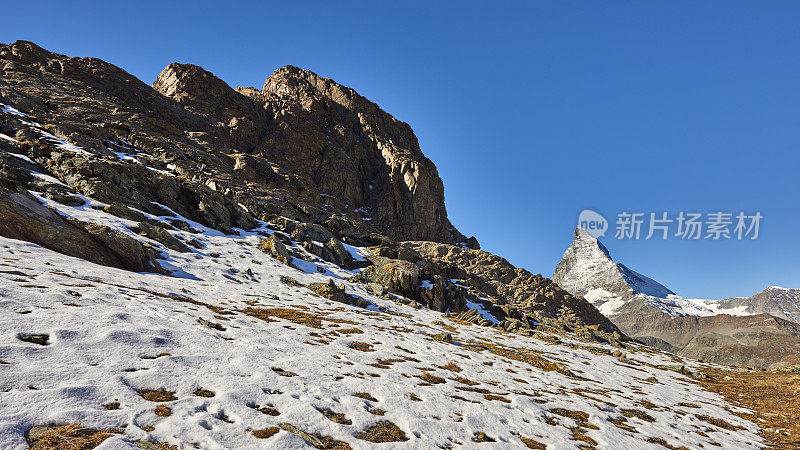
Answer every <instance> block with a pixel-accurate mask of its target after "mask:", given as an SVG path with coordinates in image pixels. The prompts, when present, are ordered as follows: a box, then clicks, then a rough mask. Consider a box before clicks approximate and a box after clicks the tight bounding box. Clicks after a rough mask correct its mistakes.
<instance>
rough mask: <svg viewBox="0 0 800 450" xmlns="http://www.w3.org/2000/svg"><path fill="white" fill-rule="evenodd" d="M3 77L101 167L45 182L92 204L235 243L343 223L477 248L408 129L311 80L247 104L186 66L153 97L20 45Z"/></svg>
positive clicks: (287, 77)
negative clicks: (260, 232)
mask: <svg viewBox="0 0 800 450" xmlns="http://www.w3.org/2000/svg"><path fill="white" fill-rule="evenodd" d="M0 76H1V77H2V84H0V93H1V95H2V97H0V102H3V103H5V104H8V105H11V106H14V107H15V108H17V109H18V110H20V111H24V112H25V113H26V114H28V115H31V116H33V117H36V118H37V119H38V120H39V122H40V123H41V124H42V125H43V126H45V127H46V128H47V129H48V130H50V131H49V132H51V134H53V135H54V136H57V137H58V138H60V139H64V140H65V141H67V142H70V143H72V144H75V145H76V146H78V147H80V148H82V149H85V150H87V151H89V152H90V153H92V154H96V155H97V156H100V157H101V158H95V159H94V160H92V161H83V160H78V159H75V158H63V157H62V158H51V159H54V161H53V163H52V164H51V165H50V166H49V167H48V168H49V170H50V171H51V172H53V173H55V174H60V175H63V176H67V175H68V174H69V176H70V177H72V178H73V180H72V184H74V185H77V186H78V187H79V188H80V190H81V192H83V193H84V194H86V195H92V196H94V197H96V198H99V199H102V200H105V201H108V202H109V203H110V202H111V201H121V202H123V203H126V204H129V205H132V206H136V207H138V208H139V209H142V210H145V211H149V212H152V213H159V211H157V210H156V209H157V208H156V207H154V206H153V202H158V203H161V204H163V205H166V206H167V207H169V208H170V209H173V210H175V211H178V212H180V213H182V214H184V215H186V216H187V217H191V218H194V219H197V220H198V221H199V222H201V223H205V224H208V225H211V226H214V227H215V228H218V229H225V230H229V229H231V228H232V227H238V228H242V229H249V228H252V227H253V225H254V221H253V219H254V218H262V219H267V218H269V217H270V216H273V215H276V214H279V215H283V216H286V217H291V218H294V219H297V220H303V221H317V222H324V221H326V220H330V219H331V218H334V217H335V219H334V220H337V221H339V222H343V223H347V224H348V225H352V226H355V227H358V228H360V229H362V230H360V231H359V233H358V234H368V233H369V232H375V231H377V232H380V233H382V234H384V235H386V236H388V237H391V238H395V239H401V240H402V239H424V240H431V241H438V242H445V243H462V242H467V239H466V238H465V237H464V236H463V235H461V233H459V232H458V231H457V230H456V229H455V228H454V227H453V226H452V225H451V224H450V222H449V220H448V219H447V211H446V209H445V206H444V187H443V185H442V181H441V179H440V178H439V175H438V173H437V171H436V167H435V166H434V165H433V163H432V162H431V161H430V160H429V159H427V158H425V156H424V155H423V154H422V152H421V150H420V149H419V144H418V142H417V138H416V137H415V136H414V134H413V132H412V131H411V128H410V127H409V126H408V125H407V124H405V123H402V122H400V121H398V120H396V119H394V118H393V117H392V116H391V115H389V114H387V113H385V112H383V111H382V110H381V109H380V108H378V107H377V105H375V104H374V103H372V102H370V101H368V100H366V99H364V98H363V97H361V96H359V95H358V94H357V93H355V91H353V90H352V89H349V88H345V87H343V86H341V85H338V84H336V83H335V82H333V81H332V80H330V79H326V78H322V77H319V76H317V75H315V74H313V73H312V72H309V71H304V70H301V69H298V68H295V67H284V68H282V69H279V70H278V71H276V72H275V73H274V74H272V75H270V77H268V79H267V81H266V82H265V85H264V89H263V90H261V91H258V90H255V89H252V88H246V89H239V91H238V92H237V91H236V90H234V89H232V88H230V87H229V86H228V85H227V84H225V83H224V82H223V81H222V80H220V79H219V78H217V77H215V76H214V75H213V74H211V73H210V72H207V71H205V70H203V69H202V68H200V67H197V66H193V65H189V64H177V63H176V64H170V65H169V66H168V67H167V68H166V69H164V71H163V72H162V73H161V74H160V75H159V77H158V78H157V80H156V82H155V83H154V84H153V88H151V87H149V86H147V85H146V84H144V83H142V82H141V81H139V80H137V79H136V78H135V77H133V76H132V75H130V74H129V73H127V72H125V71H123V70H122V69H119V68H117V67H115V66H113V65H111V64H108V63H105V62H103V61H101V60H98V59H94V58H70V57H67V56H64V55H59V54H55V53H51V52H48V51H46V50H44V49H42V48H40V47H38V46H36V45H35V44H33V43H30V42H25V41H18V42H16V43H14V44H9V45H2V46H0ZM2 132H3V133H5V134H7V135H9V136H10V137H13V138H15V139H17V140H19V141H21V142H26V141H31V142H35V141H36V140H37V139H38V138H39V136H36V135H35V133H34V135H31V134H30V133H29V134H24V133H25V128H24V127H15V126H14V125H13V123H6V124H5V125H4V128H3V129H2ZM40 151H46V149H45V150H41V149H40ZM118 153H122V154H128V155H131V157H133V156H132V155H138V156H136V158H144V159H147V160H149V161H150V162H151V163H153V164H155V166H157V167H159V168H160V169H161V170H165V171H167V172H169V173H171V174H174V175H175V176H177V177H179V178H180V179H181V181H180V182H175V181H162V180H161V177H160V176H159V174H158V173H154V172H152V171H150V170H147V169H143V168H141V167H137V166H136V165H131V164H127V166H128V167H125V168H124V170H125V171H127V172H130V173H129V174H127V175H126V176H125V177H124V179H121V178H120V177H116V178H115V174H116V173H118V172H119V171H121V170H123V169H122V168H120V167H119V166H118V165H117V164H114V162H115V161H114V160H117V161H120V159H119V157H118ZM103 156H105V157H108V158H102V157H103ZM134 180H135V182H134ZM123 181H124V182H123ZM162 183H163V184H166V186H165V187H163V188H162V187H161V186H160V185H161V184H162ZM189 191H191V192H189ZM362 219H364V220H362ZM368 221H369V223H368V224H367V222H368ZM342 226H345V225H344V224H342ZM470 242H471V245H473V246H474V245H477V241H475V240H474V239H473V240H472V241H470Z"/></svg>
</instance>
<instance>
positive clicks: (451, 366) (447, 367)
mask: <svg viewBox="0 0 800 450" xmlns="http://www.w3.org/2000/svg"><path fill="white" fill-rule="evenodd" d="M437 367H439V368H440V369H444V370H449V371H451V372H455V373H458V372H461V367H458V364H456V363H454V362H453V361H450V362H449V363H447V364H445V365H443V366H437Z"/></svg>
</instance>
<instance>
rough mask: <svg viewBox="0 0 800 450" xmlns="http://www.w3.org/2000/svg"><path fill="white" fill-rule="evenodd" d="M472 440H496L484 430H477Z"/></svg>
mask: <svg viewBox="0 0 800 450" xmlns="http://www.w3.org/2000/svg"><path fill="white" fill-rule="evenodd" d="M472 442H496V439H495V438H493V437H491V436H489V435H488V434H486V433H484V432H478V433H475V434H474V435H473V436H472Z"/></svg>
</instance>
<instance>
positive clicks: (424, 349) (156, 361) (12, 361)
mask: <svg viewBox="0 0 800 450" xmlns="http://www.w3.org/2000/svg"><path fill="white" fill-rule="evenodd" d="M42 201H46V200H44V199H42ZM51 206H53V207H55V208H57V209H59V210H60V211H61V212H62V213H63V214H67V215H72V216H75V217H80V218H83V219H85V220H89V219H91V220H92V221H94V222H96V223H101V224H108V225H110V226H114V227H115V228H117V229H120V230H124V225H126V223H125V222H124V220H123V219H119V218H117V217H115V216H111V215H108V214H106V213H104V212H103V211H100V210H97V209H93V208H91V207H88V206H86V207H80V208H70V207H66V206H64V205H60V204H57V203H51ZM191 226H192V227H193V228H195V229H196V230H198V231H200V233H197V234H191V233H187V232H183V231H172V232H171V233H172V234H173V235H175V236H177V237H179V238H182V239H187V240H188V239H196V240H197V241H198V242H199V244H200V247H202V248H201V249H196V250H193V251H192V252H190V253H178V252H175V251H173V250H169V249H167V248H164V247H161V246H160V244H157V243H155V242H154V241H150V243H151V244H152V245H156V246H159V250H160V251H161V252H162V254H163V255H164V258H163V259H162V263H163V265H164V266H165V267H166V268H169V269H171V270H175V271H176V272H175V273H176V275H179V277H178V278H176V277H170V276H165V275H159V274H147V273H133V272H127V271H124V270H119V269H113V268H108V267H105V266H98V265H94V264H91V263H88V262H86V261H83V260H80V259H76V258H72V257H68V256H65V255H61V254H58V253H54V252H52V251H49V250H46V249H43V248H41V247H39V246H36V245H34V244H30V243H26V242H22V241H16V240H12V239H6V238H0V266H2V267H0V280H1V281H0V285H1V286H2V290H0V360H2V361H0V362H2V364H0V447H1V448H4V449H5V448H9V449H14V448H26V443H25V437H24V434H25V432H26V430H28V429H29V428H30V427H32V426H37V425H45V424H50V423H70V422H79V423H81V424H82V425H84V426H87V427H96V428H104V429H111V428H114V429H120V430H121V431H122V434H120V435H117V436H115V437H113V438H111V439H108V440H107V441H106V442H105V443H104V444H103V445H102V447H103V448H127V447H128V446H130V443H131V442H133V441H147V440H158V441H161V442H166V443H169V444H176V445H180V446H181V447H182V448H190V447H192V446H196V447H198V448H212V449H213V448H220V449H221V448H240V449H246V448H305V447H306V446H307V441H306V440H304V439H303V438H301V437H300V436H299V435H298V434H297V430H302V431H304V432H307V433H313V434H316V435H318V436H317V438H319V437H321V436H322V437H324V436H329V437H330V438H331V439H334V440H336V441H340V442H342V443H347V444H348V445H349V446H352V447H353V448H363V447H367V446H369V445H372V443H371V442H370V441H369V440H365V439H370V438H371V437H373V438H374V436H376V433H375V430H376V429H372V430H371V427H374V426H376V424H381V426H383V427H384V429H389V430H392V432H391V433H389V435H391V436H393V438H394V439H397V440H398V441H397V442H394V443H392V444H389V445H391V448H435V447H441V448H449V447H453V446H461V445H462V444H463V446H464V447H465V448H469V447H472V446H477V444H476V441H481V440H484V439H487V438H488V439H492V441H490V442H487V443H484V444H481V448H509V447H522V446H524V445H525V444H524V442H528V443H532V442H533V441H537V442H542V443H546V444H547V445H548V447H547V448H577V447H578V446H579V444H584V443H586V442H591V443H595V444H596V445H597V446H598V447H600V448H610V447H612V446H613V447H615V448H630V449H642V448H662V447H660V446H659V444H658V441H654V440H653V438H658V439H663V441H665V442H667V443H669V444H670V445H675V446H680V445H686V446H689V447H692V448H699V447H701V446H703V447H708V446H711V445H712V443H717V444H720V445H722V446H723V448H755V447H756V446H757V443H758V442H759V441H760V438H759V436H757V435H756V434H755V433H756V431H757V428H756V426H755V425H754V424H752V423H750V422H747V421H745V420H743V419H741V418H739V417H737V416H736V415H734V414H733V412H737V411H741V410H740V409H739V408H736V407H733V406H731V405H730V404H727V403H726V401H725V400H724V399H723V398H721V397H720V396H719V395H717V394H714V393H710V392H707V391H705V390H703V389H702V388H701V387H700V386H698V385H697V384H695V383H693V382H692V381H691V380H690V379H689V378H688V377H687V376H685V375H682V374H679V373H676V372H674V371H670V370H662V369H659V368H658V367H657V366H663V365H668V364H673V362H672V361H673V360H672V358H671V357H669V356H667V355H664V354H660V353H654V352H652V351H651V350H646V349H645V348H643V347H638V346H635V345H632V346H631V347H630V348H629V349H627V350H623V352H622V353H624V354H625V357H621V356H620V353H616V354H615V355H616V356H612V355H611V353H612V352H615V351H617V350H618V349H615V348H613V347H610V346H607V345H602V344H597V343H593V344H587V343H585V342H581V341H577V340H575V339H573V338H571V337H569V336H564V335H562V336H559V337H558V339H557V340H554V339H555V337H554V336H548V335H546V334H542V333H540V334H538V335H537V336H538V337H533V338H532V337H524V336H521V335H517V334H511V333H505V332H502V331H499V330H496V329H494V328H489V327H481V326H477V325H472V324H465V323H457V322H453V321H451V320H449V319H446V318H445V316H443V315H442V314H441V313H437V312H433V311H429V310H424V309H423V310H418V309H414V308H411V307H409V306H404V305H401V304H398V303H394V302H390V301H387V300H383V299H380V298H377V297H374V296H372V295H371V294H369V292H368V291H367V290H366V289H365V287H364V285H360V284H353V283H350V282H348V281H346V280H345V279H344V278H345V277H347V276H348V275H350V274H352V273H353V272H347V271H344V270H342V269H340V268H338V267H336V266H333V265H330V264H328V263H311V262H307V261H303V260H295V261H294V262H295V263H296V265H297V266H298V267H299V269H295V268H291V267H289V266H287V265H285V264H283V263H281V262H278V261H277V260H276V259H273V258H272V257H270V256H268V255H267V254H265V253H262V252H261V251H259V250H257V249H256V244H257V242H258V238H259V234H258V233H257V232H251V233H245V232H242V233H241V236H234V235H225V234H222V233H219V232H216V231H214V230H211V229H208V228H204V227H202V226H201V225H200V224H197V223H191ZM257 231H260V232H261V233H262V234H270V233H272V230H269V229H266V228H262V229H261V230H257ZM137 238H138V239H144V238H141V237H140V236H137ZM351 250H352V251H358V249H353V248H351ZM331 279H333V280H335V282H336V283H338V284H339V285H343V286H345V288H346V290H347V292H348V293H350V294H353V295H358V296H360V297H362V298H363V299H365V300H366V301H367V302H369V306H368V307H367V308H359V307H355V306H350V305H346V304H342V303H336V302H333V301H330V300H327V299H325V298H322V297H319V296H317V295H316V294H314V293H312V292H311V291H310V290H309V289H307V288H306V287H303V284H308V283H312V282H326V281H328V280H331ZM293 280H296V281H297V283H295V282H294V281H293ZM441 333H451V336H452V342H447V339H444V340H438V339H435V338H434V337H435V336H437V335H441ZM30 335H46V337H45V338H44V339H46V342H42V341H41V340H40V341H39V343H38V344H37V343H35V342H33V340H32V339H30V338H29V336H30ZM41 343H46V345H41ZM686 364H687V365H689V366H690V367H697V364H696V363H690V362H687V363H686ZM148 389H150V390H159V389H164V390H165V391H168V392H171V393H174V397H169V396H168V397H167V398H166V399H164V401H162V402H160V403H155V402H151V401H148V400H146V399H145V398H144V396H147V394H146V392H147V391H146V390H148ZM200 389H202V390H200ZM208 391H210V392H208ZM212 393H213V396H210V395H212ZM143 395H144V396H143ZM115 403H118V405H115V406H113V407H112V406H109V407H111V408H112V409H107V407H104V405H113V404H115ZM159 404H163V405H166V406H168V407H169V408H170V413H169V415H167V416H165V415H164V410H163V409H162V410H161V415H157V414H156V413H155V409H156V407H157V406H158V405H159ZM685 405H693V406H692V407H691V408H687V407H686V406H685ZM332 413H336V414H342V415H343V417H342V416H332ZM327 416H331V417H335V418H336V421H334V420H329V419H328V418H327ZM708 416H710V417H714V418H719V419H721V420H724V421H725V422H726V423H729V424H734V425H736V426H740V427H742V428H741V429H738V430H736V431H731V430H727V429H724V428H719V427H717V426H712V425H710V424H709V423H708V422H705V421H703V420H704V419H703V418H705V417H708ZM389 424H393V425H389ZM280 426H282V428H279V429H280V430H281V431H277V429H276V430H275V431H277V433H276V434H274V435H273V436H271V437H269V438H267V439H266V440H262V439H258V438H257V437H256V436H255V434H259V435H260V436H262V437H263V436H264V435H265V434H269V433H255V434H254V433H253V430H265V429H271V427H280ZM395 426H396V427H397V428H393V427H395ZM286 430H294V431H291V432H290V431H286ZM397 430H400V431H399V432H398V431H397ZM481 433H485V435H484V434H481ZM301 434H302V432H301ZM384 437H385V436H384ZM306 438H307V439H312V440H313V438H314V437H313V436H311V437H308V435H306ZM402 439H405V440H402ZM715 445H716V444H715ZM387 448H388V447H387Z"/></svg>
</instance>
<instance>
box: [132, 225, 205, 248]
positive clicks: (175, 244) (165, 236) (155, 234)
mask: <svg viewBox="0 0 800 450" xmlns="http://www.w3.org/2000/svg"><path fill="white" fill-rule="evenodd" d="M134 231H136V232H137V233H139V234H140V235H142V236H144V237H147V238H150V239H152V240H154V241H157V242H160V243H162V244H164V246H165V247H167V248H168V249H170V250H175V251H176V252H181V253H191V252H192V249H190V248H189V247H188V246H187V245H186V244H184V243H183V242H181V241H179V240H178V239H177V238H176V237H175V236H173V235H172V234H170V232H169V231H167V230H165V229H164V228H161V227H159V226H157V225H150V224H148V223H146V222H139V224H138V225H137V228H136V230H134Z"/></svg>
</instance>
